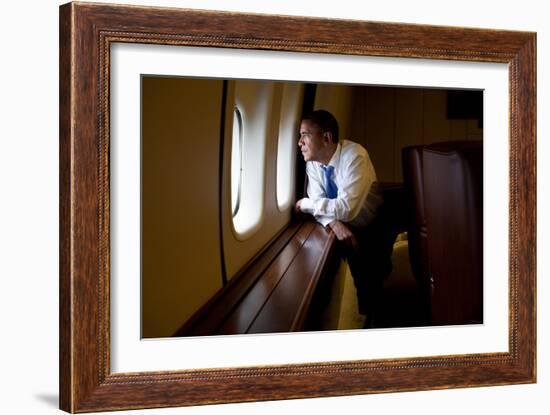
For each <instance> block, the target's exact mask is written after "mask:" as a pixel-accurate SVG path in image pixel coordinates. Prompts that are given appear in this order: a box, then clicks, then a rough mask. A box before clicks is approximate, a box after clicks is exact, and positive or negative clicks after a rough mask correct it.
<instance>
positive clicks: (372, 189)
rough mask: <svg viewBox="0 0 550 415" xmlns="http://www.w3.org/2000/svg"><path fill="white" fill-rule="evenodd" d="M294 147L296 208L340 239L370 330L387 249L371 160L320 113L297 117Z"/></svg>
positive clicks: (388, 253) (387, 265) (387, 264)
mask: <svg viewBox="0 0 550 415" xmlns="http://www.w3.org/2000/svg"><path fill="white" fill-rule="evenodd" d="M298 146H299V147H300V150H301V152H302V155H303V157H304V160H305V161H306V173H307V178H308V184H307V196H308V197H305V198H303V199H300V200H299V201H298V202H296V210H297V211H300V212H304V213H307V214H311V215H313V216H314V217H315V219H316V220H317V221H318V222H319V223H321V224H322V225H323V226H328V227H329V228H330V229H332V231H333V232H334V234H335V235H336V238H337V239H338V240H339V241H342V243H343V245H344V247H345V249H344V253H345V256H346V257H347V259H348V264H349V266H350V270H351V273H352V276H353V280H354V283H355V287H356V289H357V298H358V303H359V312H360V313H361V314H366V315H367V326H372V325H373V318H374V317H373V315H374V310H375V309H376V308H378V306H379V301H380V295H381V292H382V284H383V280H384V278H385V277H386V276H387V275H389V272H390V271H391V250H392V245H393V244H392V243H391V241H390V240H389V239H388V237H385V236H384V235H383V233H384V230H383V226H381V224H380V223H379V222H380V221H379V220H376V216H377V213H378V210H379V207H380V206H381V205H382V202H383V198H382V195H381V192H380V190H379V186H378V183H377V181H376V173H375V171H374V167H373V165H372V162H371V160H370V158H369V155H368V153H367V150H365V149H364V148H363V147H362V146H361V145H359V144H357V143H354V142H352V141H349V140H340V139H339V136H338V122H337V121H336V119H335V118H334V116H333V115H332V114H331V113H329V112H328V111H324V110H318V111H314V112H312V113H311V114H309V115H307V116H306V117H304V118H303V120H302V123H301V125H300V140H299V141H298Z"/></svg>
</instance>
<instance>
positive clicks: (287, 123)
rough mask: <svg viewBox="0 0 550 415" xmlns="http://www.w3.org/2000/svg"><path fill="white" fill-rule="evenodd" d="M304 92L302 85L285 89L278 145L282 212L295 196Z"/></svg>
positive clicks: (279, 190) (286, 86)
mask: <svg viewBox="0 0 550 415" xmlns="http://www.w3.org/2000/svg"><path fill="white" fill-rule="evenodd" d="M302 90H303V86H302V85H300V84H287V85H285V87H284V89H283V97H282V102H281V116H280V121H279V142H278V145H277V205H278V207H279V210H280V211H284V210H286V209H288V207H289V206H290V204H291V202H292V195H293V194H294V179H293V178H294V167H295V163H294V160H295V159H296V148H297V143H298V129H299V128H300V126H299V122H300V119H299V117H300V110H301V108H302V95H303V92H302Z"/></svg>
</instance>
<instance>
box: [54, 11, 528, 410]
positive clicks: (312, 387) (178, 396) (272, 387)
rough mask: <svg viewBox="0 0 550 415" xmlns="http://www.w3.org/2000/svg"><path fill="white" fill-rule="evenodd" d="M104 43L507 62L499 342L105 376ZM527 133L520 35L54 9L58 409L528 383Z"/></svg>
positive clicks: (524, 49)
mask: <svg viewBox="0 0 550 415" xmlns="http://www.w3.org/2000/svg"><path fill="white" fill-rule="evenodd" d="M334 33H337V35H335V34H334ZM114 42H129V43H143V44H165V45H188V46H207V47H209V46H211V47H222V48H237V49H263V50H279V51H299V52H308V53H331V54H348V55H368V56H382V57H407V58H422V59H445V60H459V61H478V62H500V63H507V64H508V65H509V91H510V94H509V100H510V102H509V103H510V118H509V120H510V121H509V122H510V137H509V148H510V153H509V163H510V188H509V208H510V216H509V229H510V232H509V235H510V239H509V258H510V260H509V287H510V290H509V313H510V314H509V336H508V339H509V340H508V341H509V351H508V352H506V353H500V352H499V353H479V354H466V355H452V356H434V357H422V358H392V359H378V360H365V361H342V362H334V363H331V362H323V363H307V364H287V365H282V366H262V367H246V368H240V367H233V368H229V369H201V368H197V369H193V370H184V371H176V370H174V371H165V372H144V373H111V372H110V335H109V330H110V329H109V327H110V325H109V324H110V322H109V299H110V294H109V289H110V287H109V266H110V250H109V249H110V247H109V240H110V237H109V226H110V225H109V200H110V199H109V168H110V166H109V122H110V118H109V115H110V114H109V58H110V45H111V44H113V43H114ZM535 139H536V34H534V33H527V32H512V31H501V30H498V31H497V30H484V29H466V28H451V27H438V26H426V25H409V24H393V23H375V22H364V21H350V20H329V19H318V18H303V17H288V16H269V15H253V14H237V13H225V12H224V13H222V12H207V11H196V10H183V9H169V8H152V7H133V6H114V5H105V4H86V3H69V4H66V5H63V6H61V8H60V407H61V409H63V410H65V411H68V412H91V411H104V410H119V409H138V408H152V407H171V406H183V405H198V404H206V403H222V402H242V401H259V400H273V399H289V398H305V397H318V396H340V395H355V394H365V393H376V392H398V391H410V390H426V389H442V388H453V387H470V386H487V385H503V384H514V383H531V382H535V380H536V332H535V331H536V314H535V299H536V296H535V289H536V281H535V277H536V275H535V270H536V266H535V265H536V264H535V261H536V256H535V255H536V234H535V229H536V212H535V205H536V171H535V168H536V158H535V157H536V156H535V154H536V153H535V152H536V142H535Z"/></svg>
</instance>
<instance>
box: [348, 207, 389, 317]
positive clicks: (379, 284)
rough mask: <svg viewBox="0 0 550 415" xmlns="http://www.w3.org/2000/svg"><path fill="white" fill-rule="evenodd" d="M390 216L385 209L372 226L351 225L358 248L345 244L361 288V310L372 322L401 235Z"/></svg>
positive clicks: (354, 274)
mask: <svg viewBox="0 0 550 415" xmlns="http://www.w3.org/2000/svg"><path fill="white" fill-rule="evenodd" d="M386 216H387V215H386V214H385V213H384V211H383V210H382V211H380V212H379V214H378V215H377V216H376V218H375V219H374V220H373V221H372V222H371V223H370V224H369V225H368V226H366V227H364V228H353V227H351V226H350V230H351V231H352V232H353V234H354V235H355V239H356V240H357V246H356V249H351V248H349V247H347V246H345V247H344V246H342V249H343V251H344V252H343V253H344V256H345V257H346V259H347V260H348V265H349V268H350V271H351V275H352V277H353V282H354V284H355V288H356V291H357V300H358V303H359V313H360V314H364V315H366V316H367V321H370V322H371V323H372V322H373V319H375V318H376V317H375V316H376V312H377V311H378V310H379V309H380V305H381V301H382V295H383V288H384V279H386V278H387V277H388V276H389V275H390V273H391V270H392V261H391V256H392V252H393V243H394V242H395V238H396V237H397V231H396V230H395V229H393V228H392V226H391V224H390V222H389V220H388V218H387V217H386ZM342 245H343V244H342Z"/></svg>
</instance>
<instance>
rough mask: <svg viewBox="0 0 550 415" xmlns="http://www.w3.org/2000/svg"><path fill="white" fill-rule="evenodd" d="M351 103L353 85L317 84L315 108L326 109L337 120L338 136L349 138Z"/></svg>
mask: <svg viewBox="0 0 550 415" xmlns="http://www.w3.org/2000/svg"><path fill="white" fill-rule="evenodd" d="M352 105H353V86H350V85H333V84H319V85H317V88H316V91H315V104H314V109H315V110H321V109H323V110H327V111H329V112H330V113H332V115H334V117H336V119H337V120H338V127H339V136H340V138H342V139H351V138H350V136H349V134H350V128H349V126H350V120H351V116H352Z"/></svg>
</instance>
